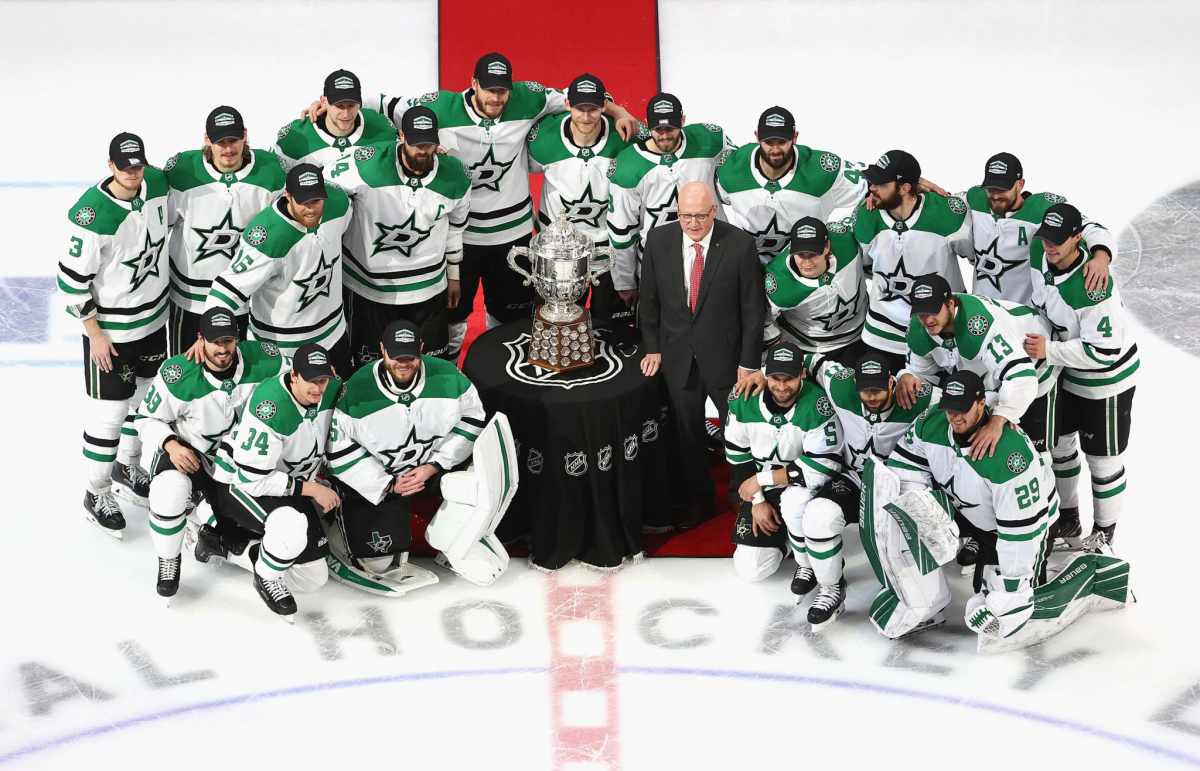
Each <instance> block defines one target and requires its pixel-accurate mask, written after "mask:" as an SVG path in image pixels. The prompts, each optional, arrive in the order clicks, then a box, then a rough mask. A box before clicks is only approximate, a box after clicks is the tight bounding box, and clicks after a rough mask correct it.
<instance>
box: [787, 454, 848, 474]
mask: <svg viewBox="0 0 1200 771" xmlns="http://www.w3.org/2000/svg"><path fill="white" fill-rule="evenodd" d="M796 460H798V461H800V462H801V463H803V464H804V465H805V466H808V467H809V468H811V469H812V470H813V471H816V472H817V473H818V474H824V475H825V476H827V477H835V476H837V475H838V472H836V471H834V470H833V469H831V468H829V467H827V466H822V465H821V464H820V463H817V462H816V461H815V460H813V459H812V458H810V457H808V456H807V455H801V456H800V457H799V458H797V459H796Z"/></svg>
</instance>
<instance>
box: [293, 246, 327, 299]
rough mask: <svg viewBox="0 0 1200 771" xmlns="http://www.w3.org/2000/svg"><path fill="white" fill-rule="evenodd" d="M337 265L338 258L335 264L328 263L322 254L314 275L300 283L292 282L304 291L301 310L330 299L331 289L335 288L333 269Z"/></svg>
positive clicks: (311, 274)
mask: <svg viewBox="0 0 1200 771" xmlns="http://www.w3.org/2000/svg"><path fill="white" fill-rule="evenodd" d="M336 265H337V258H336V257H335V258H334V259H333V262H326V261H325V255H324V254H322V255H321V260H320V261H319V262H318V263H317V267H315V268H313V272H312V273H309V274H308V276H307V277H305V278H302V279H300V280H299V281H292V283H293V284H295V285H296V286H298V287H301V288H302V289H303V290H304V291H303V292H301V293H300V300H299V303H300V310H304V309H305V308H307V307H308V306H310V305H312V304H313V303H314V302H316V301H317V300H318V299H319V298H321V297H329V289H330V288H331V287H332V286H333V269H334V267H335V266H336Z"/></svg>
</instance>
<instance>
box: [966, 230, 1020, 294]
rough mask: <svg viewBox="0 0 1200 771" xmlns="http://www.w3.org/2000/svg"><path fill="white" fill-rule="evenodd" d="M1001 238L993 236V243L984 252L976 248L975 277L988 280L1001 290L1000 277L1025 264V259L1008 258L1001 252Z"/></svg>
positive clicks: (997, 289)
mask: <svg viewBox="0 0 1200 771" xmlns="http://www.w3.org/2000/svg"><path fill="white" fill-rule="evenodd" d="M999 242H1000V239H999V238H993V239H992V243H990V244H988V248H987V249H984V250H983V251H982V252H981V251H979V250H978V249H976V250H975V277H976V279H978V280H980V281H987V282H989V283H990V284H991V285H992V286H994V287H995V288H996V291H997V292H999V291H1000V279H1001V277H1003V276H1004V274H1005V273H1007V272H1009V271H1010V270H1012V269H1013V268H1017V267H1020V266H1021V265H1024V264H1025V261H1024V260H1006V259H1004V258H1003V257H1001V256H1000V253H999Z"/></svg>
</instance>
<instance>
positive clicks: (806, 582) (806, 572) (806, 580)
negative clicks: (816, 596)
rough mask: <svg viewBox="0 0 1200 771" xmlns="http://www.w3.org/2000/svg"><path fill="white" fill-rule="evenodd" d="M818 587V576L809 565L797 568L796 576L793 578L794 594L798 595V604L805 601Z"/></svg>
mask: <svg viewBox="0 0 1200 771" xmlns="http://www.w3.org/2000/svg"><path fill="white" fill-rule="evenodd" d="M816 586H817V574H816V573H814V572H813V569H812V568H810V567H809V566H807V565H800V566H799V567H797V568H796V574H795V575H794V576H792V594H794V595H796V604H797V605H799V604H800V601H801V600H803V599H804V595H806V594H808V593H809V592H811V591H812V590H813V589H815V588H816Z"/></svg>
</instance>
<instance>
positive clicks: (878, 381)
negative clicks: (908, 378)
mask: <svg viewBox="0 0 1200 771" xmlns="http://www.w3.org/2000/svg"><path fill="white" fill-rule="evenodd" d="M891 377H892V368H891V365H889V364H888V359H887V357H886V356H880V355H879V354H878V353H868V354H865V355H864V356H862V357H861V358H859V360H858V361H857V362H855V363H854V387H855V388H856V389H857V390H859V391H886V390H887V389H888V381H889V380H890V379H891Z"/></svg>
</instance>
